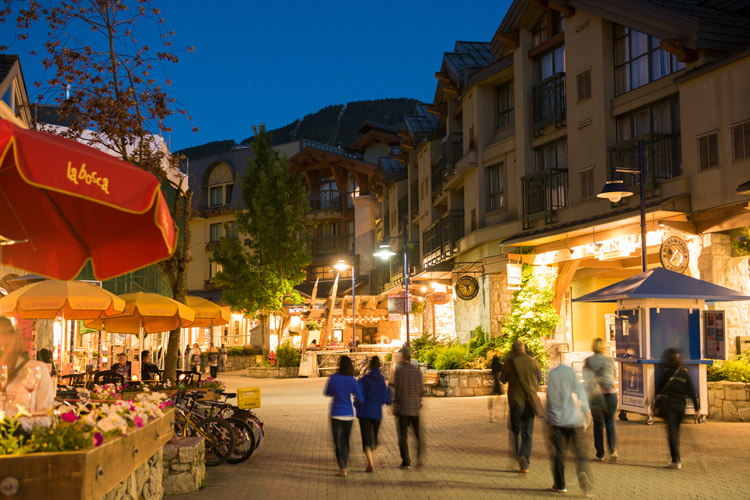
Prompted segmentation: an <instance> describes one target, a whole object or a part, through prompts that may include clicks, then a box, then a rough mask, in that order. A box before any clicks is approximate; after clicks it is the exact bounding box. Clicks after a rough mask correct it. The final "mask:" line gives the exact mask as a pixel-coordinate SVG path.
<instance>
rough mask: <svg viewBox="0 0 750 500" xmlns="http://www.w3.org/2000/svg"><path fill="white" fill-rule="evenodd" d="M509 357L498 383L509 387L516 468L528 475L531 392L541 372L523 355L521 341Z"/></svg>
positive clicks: (532, 425)
mask: <svg viewBox="0 0 750 500" xmlns="http://www.w3.org/2000/svg"><path fill="white" fill-rule="evenodd" d="M510 354H511V356H510V359H508V360H507V361H506V362H505V364H504V365H503V370H502V372H501V374H500V381H501V382H503V383H507V384H508V406H509V412H508V413H509V414H510V419H509V424H510V430H511V433H512V436H513V442H512V446H513V450H514V451H515V457H516V460H518V467H519V470H520V471H521V472H529V465H530V463H531V461H530V459H531V438H532V434H533V432H534V416H535V414H534V408H533V406H532V404H531V402H530V399H531V392H532V391H533V392H535V393H536V392H538V391H539V381H540V379H541V378H542V370H541V368H540V366H539V363H537V362H536V360H535V359H534V358H532V357H531V356H529V355H528V354H526V346H525V345H524V343H523V342H521V341H520V340H516V341H515V342H513V344H512V345H511V348H510Z"/></svg>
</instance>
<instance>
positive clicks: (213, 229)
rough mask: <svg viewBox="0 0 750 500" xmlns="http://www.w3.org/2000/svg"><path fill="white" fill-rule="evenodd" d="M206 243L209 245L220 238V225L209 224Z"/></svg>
mask: <svg viewBox="0 0 750 500" xmlns="http://www.w3.org/2000/svg"><path fill="white" fill-rule="evenodd" d="M208 236H209V238H208V241H210V242H211V243H213V242H216V241H219V239H220V238H221V223H218V224H211V225H209V226H208Z"/></svg>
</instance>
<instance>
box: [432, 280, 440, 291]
mask: <svg viewBox="0 0 750 500" xmlns="http://www.w3.org/2000/svg"><path fill="white" fill-rule="evenodd" d="M430 287H432V289H433V290H437V289H438V288H440V283H438V282H436V281H433V282H432V283H430Z"/></svg>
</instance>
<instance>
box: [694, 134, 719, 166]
mask: <svg viewBox="0 0 750 500" xmlns="http://www.w3.org/2000/svg"><path fill="white" fill-rule="evenodd" d="M718 143H719V133H718V132H713V133H711V134H707V135H704V136H703V137H698V170H707V169H709V168H713V167H718V166H719V149H718V147H719V145H718Z"/></svg>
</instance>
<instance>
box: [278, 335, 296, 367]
mask: <svg viewBox="0 0 750 500" xmlns="http://www.w3.org/2000/svg"><path fill="white" fill-rule="evenodd" d="M299 362H300V355H299V351H298V350H297V348H296V347H294V346H293V345H292V341H291V340H289V339H287V340H285V341H284V342H283V343H282V344H281V345H280V346H279V347H278V349H276V366H279V367H285V366H299Z"/></svg>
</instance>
